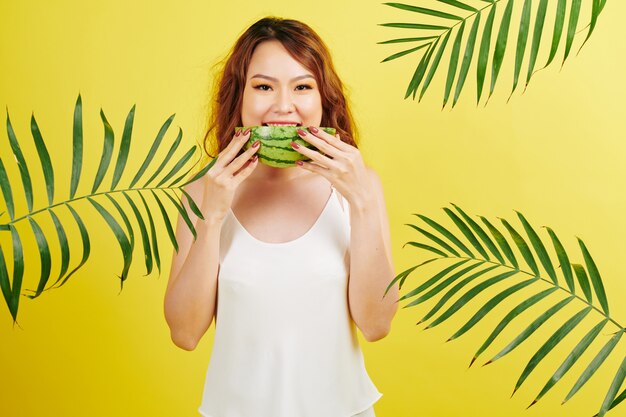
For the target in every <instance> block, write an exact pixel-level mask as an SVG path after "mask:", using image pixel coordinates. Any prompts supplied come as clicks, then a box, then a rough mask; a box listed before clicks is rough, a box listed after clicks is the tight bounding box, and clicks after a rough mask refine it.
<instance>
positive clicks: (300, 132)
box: [298, 129, 306, 137]
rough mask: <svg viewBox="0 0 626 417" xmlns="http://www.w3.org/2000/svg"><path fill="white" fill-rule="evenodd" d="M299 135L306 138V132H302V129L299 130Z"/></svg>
mask: <svg viewBox="0 0 626 417" xmlns="http://www.w3.org/2000/svg"><path fill="white" fill-rule="evenodd" d="M298 135H300V136H302V137H304V136H306V132H305V131H304V130H302V129H298Z"/></svg>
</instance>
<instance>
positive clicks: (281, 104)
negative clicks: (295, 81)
mask: <svg viewBox="0 0 626 417" xmlns="http://www.w3.org/2000/svg"><path fill="white" fill-rule="evenodd" d="M275 104H276V109H277V110H278V111H280V112H283V113H288V112H292V111H293V110H294V107H295V106H294V103H293V96H292V95H291V94H290V92H289V91H281V92H280V93H279V94H278V95H277V97H276V103H275Z"/></svg>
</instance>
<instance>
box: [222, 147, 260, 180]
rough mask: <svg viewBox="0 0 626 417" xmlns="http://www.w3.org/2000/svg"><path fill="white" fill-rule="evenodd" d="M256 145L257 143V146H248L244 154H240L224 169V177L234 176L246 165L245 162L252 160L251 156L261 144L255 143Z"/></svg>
mask: <svg viewBox="0 0 626 417" xmlns="http://www.w3.org/2000/svg"><path fill="white" fill-rule="evenodd" d="M256 143H257V146H254V145H253V146H250V147H249V148H248V149H246V151H245V152H244V153H242V154H241V155H239V156H238V157H237V158H235V159H234V160H233V161H232V162H231V163H230V164H229V165H228V166H227V167H226V168H225V169H224V171H223V173H224V175H235V171H237V170H238V169H240V168H241V167H242V166H243V165H244V164H245V163H246V161H248V160H249V159H250V158H252V155H254V154H255V153H256V152H257V151H258V150H259V149H260V148H261V142H259V141H256Z"/></svg>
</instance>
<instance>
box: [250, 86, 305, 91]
mask: <svg viewBox="0 0 626 417" xmlns="http://www.w3.org/2000/svg"><path fill="white" fill-rule="evenodd" d="M300 87H304V88H300ZM254 88H255V89H257V90H261V91H268V90H269V89H270V88H272V87H270V86H269V85H267V84H259V85H257V86H255V87H254ZM312 88H313V87H311V86H310V85H308V84H300V85H298V86H297V87H296V90H298V91H303V90H311V89H312Z"/></svg>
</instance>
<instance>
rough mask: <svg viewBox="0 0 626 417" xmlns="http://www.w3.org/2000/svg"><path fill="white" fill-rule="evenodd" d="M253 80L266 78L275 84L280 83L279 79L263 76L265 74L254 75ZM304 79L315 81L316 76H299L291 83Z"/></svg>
mask: <svg viewBox="0 0 626 417" xmlns="http://www.w3.org/2000/svg"><path fill="white" fill-rule="evenodd" d="M252 78H265V79H267V80H270V81H274V82H278V79H276V78H274V77H270V76H269V75H263V74H254V75H253V76H252V77H250V79H252ZM303 78H313V79H315V77H314V76H312V75H311V74H304V75H299V76H297V77H295V78H292V79H291V81H297V80H301V79H303Z"/></svg>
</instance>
